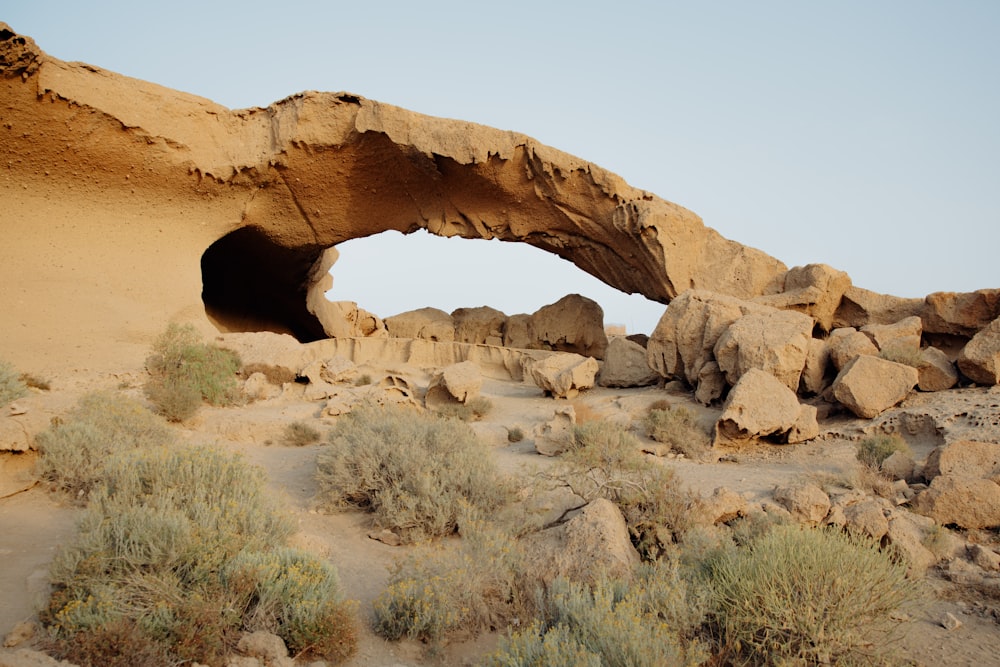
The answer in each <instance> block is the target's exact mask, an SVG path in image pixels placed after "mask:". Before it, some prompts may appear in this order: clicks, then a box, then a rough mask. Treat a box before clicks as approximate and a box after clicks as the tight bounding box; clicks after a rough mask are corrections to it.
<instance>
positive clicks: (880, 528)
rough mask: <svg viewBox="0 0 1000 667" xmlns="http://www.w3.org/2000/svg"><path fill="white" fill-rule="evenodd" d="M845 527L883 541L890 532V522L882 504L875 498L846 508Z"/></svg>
mask: <svg viewBox="0 0 1000 667" xmlns="http://www.w3.org/2000/svg"><path fill="white" fill-rule="evenodd" d="M844 518H845V520H846V523H845V524H844V525H845V527H846V528H847V529H848V530H850V531H854V532H857V533H860V534H862V535H866V536H868V537H870V538H872V539H873V540H881V539H882V537H883V536H884V535H885V534H886V533H888V532H889V520H888V519H887V518H886V517H885V513H884V511H883V509H882V503H880V502H878V500H875V499H874V498H868V499H865V500H862V501H861V502H857V503H851V504H850V505H847V506H845V507H844Z"/></svg>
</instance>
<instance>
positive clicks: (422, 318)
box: [385, 308, 455, 343]
mask: <svg viewBox="0 0 1000 667" xmlns="http://www.w3.org/2000/svg"><path fill="white" fill-rule="evenodd" d="M385 326H386V329H388V331H389V335H390V336H391V337H393V338H422V339H424V340H432V341H437V342H442V343H443V342H447V341H452V340H455V322H454V320H452V318H451V315H449V314H448V313H446V312H444V311H443V310H439V309H437V308H420V309H419V310H411V311H408V312H405V313H400V314H399V315H393V316H392V317H387V318H385Z"/></svg>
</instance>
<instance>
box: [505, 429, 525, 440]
mask: <svg viewBox="0 0 1000 667" xmlns="http://www.w3.org/2000/svg"><path fill="white" fill-rule="evenodd" d="M522 440H524V430H523V429H522V428H521V427H520V426H514V427H511V428H509V429H507V442H521V441H522Z"/></svg>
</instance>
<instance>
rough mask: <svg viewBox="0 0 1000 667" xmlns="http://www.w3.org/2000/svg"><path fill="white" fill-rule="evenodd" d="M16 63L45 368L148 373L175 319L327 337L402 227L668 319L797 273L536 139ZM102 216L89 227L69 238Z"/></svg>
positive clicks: (348, 99) (6, 87)
mask: <svg viewBox="0 0 1000 667" xmlns="http://www.w3.org/2000/svg"><path fill="white" fill-rule="evenodd" d="M0 51H2V53H3V57H2V58H0V101H2V106H3V108H4V123H5V127H4V129H3V131H2V132H0V150H2V151H3V154H4V155H5V156H6V163H7V170H6V171H5V178H4V179H3V181H2V183H0V196H2V198H3V201H4V206H5V209H6V210H7V211H8V212H10V213H11V216H12V219H14V220H17V223H16V224H13V225H9V226H8V227H7V228H6V229H5V238H4V250H5V257H9V256H17V257H35V258H37V257H39V256H40V255H41V254H44V256H45V258H46V261H44V262H38V261H36V262H34V263H33V265H32V270H30V271H26V270H24V267H22V266H20V265H18V266H14V265H12V264H11V263H8V262H4V263H3V265H2V266H0V284H3V285H4V289H3V290H2V291H0V312H3V313H4V314H5V317H4V319H3V323H4V324H3V325H0V327H2V330H0V356H8V357H9V356H10V355H9V354H8V352H10V351H11V350H20V349H25V348H29V347H32V346H30V345H28V344H26V343H28V342H29V341H30V342H32V343H34V345H33V347H34V348H35V349H37V350H38V352H37V353H36V354H38V358H39V359H40V360H42V361H45V360H46V356H47V355H51V353H52V351H54V350H59V351H61V352H65V351H67V350H69V351H72V350H74V349H76V346H77V344H78V343H79V340H80V332H86V333H87V335H88V336H89V337H91V338H93V339H94V340H95V341H106V343H105V345H106V346H107V349H108V350H109V351H110V350H113V349H117V346H118V345H119V344H120V343H121V342H127V343H129V344H130V345H131V347H129V346H125V349H117V353H118V354H117V356H116V359H117V360H119V363H120V360H121V359H122V357H123V355H126V354H130V355H132V356H133V357H134V358H135V359H136V360H141V358H142V355H143V354H144V353H145V350H146V348H147V347H148V344H149V342H150V340H151V339H152V338H153V337H154V336H155V335H156V333H158V332H159V331H161V330H162V329H163V328H164V327H165V325H166V323H167V321H169V320H170V319H171V318H180V319H183V320H188V321H196V322H200V323H202V324H203V326H205V328H206V330H207V325H208V322H209V320H210V321H211V322H212V323H214V324H215V325H216V326H217V327H218V328H220V329H222V330H224V331H247V330H271V331H279V332H289V333H293V334H294V335H296V337H298V338H299V339H300V340H314V339H317V338H323V337H326V336H327V335H328V334H327V332H326V331H325V329H324V325H323V323H322V322H321V321H320V320H319V318H318V317H317V315H316V312H315V310H316V308H315V304H314V301H312V300H311V299H307V295H309V294H310V293H311V294H313V295H316V294H317V293H318V292H319V291H322V290H321V289H319V287H320V282H321V280H322V277H323V275H325V271H326V268H328V265H329V262H330V258H329V257H327V256H326V253H327V251H328V249H330V248H332V247H333V246H336V245H337V244H339V243H342V242H344V241H347V240H350V239H354V238H361V237H366V236H370V235H373V234H377V233H380V232H383V231H389V230H396V231H399V232H402V233H412V232H415V231H417V230H420V229H426V230H427V231H428V232H430V233H432V234H437V235H440V236H446V237H452V236H461V237H465V238H472V239H500V240H504V241H514V242H521V243H528V244H531V245H533V246H535V247H537V248H540V249H542V250H545V251H547V252H551V253H554V254H556V255H558V256H559V257H561V258H563V259H565V260H567V261H570V262H573V263H574V264H576V266H578V267H579V268H581V269H582V270H584V271H586V272H587V273H590V274H591V275H594V276H596V277H597V278H599V279H600V280H602V281H603V282H605V283H607V284H608V285H610V286H612V287H615V288H617V289H619V290H622V291H623V292H626V293H641V294H643V295H645V296H646V297H647V298H649V299H653V300H656V301H660V302H663V303H667V302H669V301H670V300H672V299H673V298H674V297H676V296H677V294H678V293H679V292H681V291H682V290H684V289H688V288H690V287H694V288H699V289H708V290H713V291H718V292H722V293H726V294H733V295H736V296H739V297H754V296H759V295H762V294H767V293H773V292H776V291H778V289H779V288H780V283H781V281H782V280H783V278H784V274H785V270H786V267H785V266H784V265H782V264H781V262H779V261H777V260H776V259H774V258H772V257H769V256H768V255H766V254H764V253H763V252H760V251H759V250H756V249H753V248H749V247H746V246H743V245H740V244H738V243H735V242H733V241H729V240H727V239H725V238H723V237H722V236H720V235H719V234H718V233H716V232H715V231H713V230H711V229H709V228H706V227H705V226H704V224H703V223H702V221H701V220H700V219H699V217H698V216H697V215H695V214H694V213H692V212H690V211H688V210H686V209H684V208H682V207H681V206H678V205H676V204H672V203H670V202H667V201H664V200H663V199H660V198H659V197H657V196H655V195H653V194H652V193H649V192H646V191H643V190H639V189H636V188H633V187H631V186H629V185H628V184H627V183H625V182H624V181H623V180H622V179H621V178H620V177H618V176H616V175H614V174H612V173H610V172H608V171H606V170H604V169H601V168H600V167H598V166H597V165H594V164H591V163H589V162H587V161H586V160H583V159H580V158H578V157H574V156H572V155H569V154H566V153H563V152H561V151H559V150H556V149H553V148H550V147H548V146H545V145H543V144H541V143H539V142H537V141H536V140H534V139H532V138H530V137H528V136H525V135H523V134H518V133H516V132H510V131H505V130H498V129H494V128H490V127H485V126H481V125H476V124H474V123H468V122H462V121H455V120H447V119H442V118H433V117H430V116H424V115H421V114H418V113H414V112H411V111H407V110H405V109H401V108H399V107H395V106H392V105H389V104H385V103H381V102H376V101H374V100H368V99H365V98H363V97H360V96H358V95H354V94H351V93H344V92H339V93H326V92H306V93H301V94H297V95H293V96H291V97H288V98H286V99H284V100H281V101H279V102H276V103H274V104H272V105H271V106H269V107H267V108H254V109H243V110H237V111H233V110H230V109H227V108H225V107H222V106H220V105H218V104H215V103H213V102H211V101H209V100H207V99H204V98H199V97H195V96H193V95H188V94H185V93H181V92H178V91H174V90H170V89H167V88H164V87H161V86H158V85H155V84H152V83H147V82H143V81H138V80H135V79H129V78H127V77H124V76H121V75H117V74H114V73H112V72H108V71H104V70H101V69H99V68H97V67H93V66H90V65H84V64H81V63H68V62H62V61H60V60H57V59H55V58H52V57H50V56H48V55H46V54H45V53H44V52H42V51H41V49H39V48H38V47H37V46H36V45H35V44H34V42H33V41H32V40H31V39H30V38H28V37H25V36H23V35H18V34H17V33H16V31H14V30H13V29H10V28H9V27H8V26H6V25H4V26H3V29H2V30H0ZM83 209H87V210H88V212H89V213H90V214H91V217H90V218H89V220H92V222H89V221H88V224H83V225H80V224H76V225H70V224H65V223H66V221H67V220H76V221H78V216H79V212H80V211H81V210H83ZM38 239H46V245H45V246H44V250H43V247H42V246H39V245H38ZM166 239H169V243H166V242H165V240H166ZM81 249H85V252H81ZM95 258H99V261H95ZM160 267H162V268H160ZM334 271H335V265H334ZM38 285H46V286H47V287H46V292H45V299H36V298H32V296H33V295H36V294H37V286H38ZM63 286H65V287H67V289H62V287H63ZM42 301H44V303H41V302H42ZM81 302H85V303H88V304H90V306H91V307H89V308H88V309H86V310H81V311H80V313H81V316H80V317H78V318H74V321H73V326H72V327H68V326H66V324H67V323H66V320H65V317H64V315H63V313H65V312H69V311H70V310H71V308H70V306H71V305H72V304H78V303H81ZM310 304H312V305H310ZM206 314H207V318H208V319H206V317H205V316H206ZM7 323H16V326H14V325H13V324H11V325H8V324H7ZM50 337H51V339H50ZM49 340H51V342H49ZM46 346H49V347H48V348H46ZM22 358H23V357H22ZM61 363H65V357H63V358H62V359H61Z"/></svg>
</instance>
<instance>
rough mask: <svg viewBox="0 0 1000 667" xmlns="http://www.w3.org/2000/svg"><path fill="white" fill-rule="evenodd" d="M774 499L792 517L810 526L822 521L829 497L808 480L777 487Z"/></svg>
mask: <svg viewBox="0 0 1000 667" xmlns="http://www.w3.org/2000/svg"><path fill="white" fill-rule="evenodd" d="M774 500H775V502H777V503H778V504H779V505H780V506H781V507H783V508H785V509H786V510H788V512H789V513H790V514H791V515H792V518H793V519H795V520H796V521H798V522H800V523H806V524H809V525H812V526H815V525H818V524H819V523H820V522H821V521H823V519H825V518H826V515H827V512H829V511H830V497H829V496H828V495H826V494H825V493H824V492H823V489H821V488H819V487H818V486H816V485H815V484H811V483H809V482H800V483H797V484H791V485H788V486H779V487H777V488H776V489H775V490H774Z"/></svg>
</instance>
